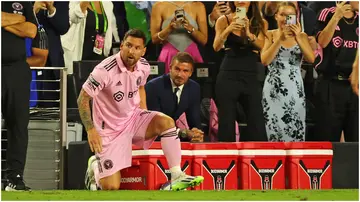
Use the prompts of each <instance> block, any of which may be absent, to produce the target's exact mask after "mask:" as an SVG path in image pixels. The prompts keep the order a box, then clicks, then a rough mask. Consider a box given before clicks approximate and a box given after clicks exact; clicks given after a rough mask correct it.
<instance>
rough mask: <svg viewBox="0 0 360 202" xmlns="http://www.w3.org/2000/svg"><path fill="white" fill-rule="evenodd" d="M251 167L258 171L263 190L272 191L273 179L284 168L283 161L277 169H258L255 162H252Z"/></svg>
mask: <svg viewBox="0 0 360 202" xmlns="http://www.w3.org/2000/svg"><path fill="white" fill-rule="evenodd" d="M250 165H251V167H252V168H253V169H254V170H255V171H256V173H257V174H258V175H259V176H260V179H261V189H272V178H273V176H274V175H275V173H277V171H278V170H279V169H280V168H281V166H282V160H279V161H278V163H277V164H276V166H275V168H258V167H257V166H256V164H255V161H253V160H251V162H250Z"/></svg>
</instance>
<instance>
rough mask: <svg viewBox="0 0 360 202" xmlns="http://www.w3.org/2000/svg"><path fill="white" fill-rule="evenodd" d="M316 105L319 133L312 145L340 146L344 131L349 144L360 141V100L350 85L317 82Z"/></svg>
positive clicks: (314, 136)
mask: <svg viewBox="0 0 360 202" xmlns="http://www.w3.org/2000/svg"><path fill="white" fill-rule="evenodd" d="M314 104H315V109H316V133H315V134H314V135H313V137H310V139H309V140H310V141H312V140H313V141H331V142H339V141H340V137H341V132H342V130H344V137H345V141H346V142H358V141H359V98H358V96H356V95H355V94H354V93H353V91H352V89H351V86H350V82H349V81H347V80H345V81H339V80H332V79H329V78H324V77H320V78H319V79H318V80H317V81H316V89H315V98H314Z"/></svg>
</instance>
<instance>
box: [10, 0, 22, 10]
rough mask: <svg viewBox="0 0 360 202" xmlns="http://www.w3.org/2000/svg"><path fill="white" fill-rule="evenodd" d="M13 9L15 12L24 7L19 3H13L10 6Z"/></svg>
mask: <svg viewBox="0 0 360 202" xmlns="http://www.w3.org/2000/svg"><path fill="white" fill-rule="evenodd" d="M12 7H13V9H15V10H17V11H21V10H22V9H23V8H24V7H23V5H21V3H18V2H15V3H13V4H12Z"/></svg>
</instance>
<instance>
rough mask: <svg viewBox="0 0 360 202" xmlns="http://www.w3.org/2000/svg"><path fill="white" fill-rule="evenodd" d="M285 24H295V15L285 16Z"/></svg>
mask: <svg viewBox="0 0 360 202" xmlns="http://www.w3.org/2000/svg"><path fill="white" fill-rule="evenodd" d="M286 24H287V25H296V15H288V16H286Z"/></svg>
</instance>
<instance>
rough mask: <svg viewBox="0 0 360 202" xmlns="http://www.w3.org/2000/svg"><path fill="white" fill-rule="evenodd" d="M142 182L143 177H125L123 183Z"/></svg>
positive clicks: (122, 179)
mask: <svg viewBox="0 0 360 202" xmlns="http://www.w3.org/2000/svg"><path fill="white" fill-rule="evenodd" d="M139 182H142V177H123V178H121V183H139Z"/></svg>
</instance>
